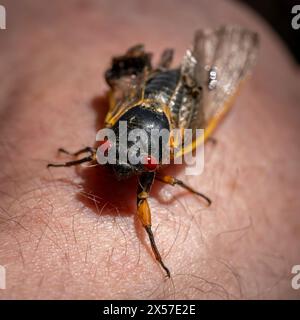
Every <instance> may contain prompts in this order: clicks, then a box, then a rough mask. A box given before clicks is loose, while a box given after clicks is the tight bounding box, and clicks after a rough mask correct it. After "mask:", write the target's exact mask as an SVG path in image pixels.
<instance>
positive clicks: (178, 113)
mask: <svg viewBox="0 0 300 320" xmlns="http://www.w3.org/2000/svg"><path fill="white" fill-rule="evenodd" d="M257 49H258V36H257V34H255V33H253V32H251V31H249V30H246V29H244V28H241V27H230V26H225V27H221V28H218V29H216V30H200V31H197V32H196V34H195V38H194V43H193V46H192V48H191V49H188V50H187V51H186V53H185V55H184V57H183V59H182V62H181V65H180V66H178V67H175V68H171V62H172V58H173V50H170V49H167V50H165V51H164V52H163V54H162V56H161V59H160V61H159V63H158V65H157V66H155V67H153V66H152V62H151V54H150V53H148V52H145V50H144V47H143V45H137V46H134V47H132V48H130V49H129V50H128V51H127V52H126V53H125V54H124V55H121V56H118V57H115V58H113V59H112V63H111V67H110V68H109V69H108V70H107V71H106V73H105V79H106V81H107V83H108V85H109V87H110V91H109V102H110V106H109V111H108V113H107V115H106V118H105V127H106V128H110V129H112V131H113V132H114V134H115V136H116V140H114V141H113V142H111V141H108V140H106V142H105V143H106V148H107V149H109V148H114V150H116V161H115V163H112V164H108V166H110V167H111V168H112V170H113V172H114V173H115V175H116V177H117V178H118V179H123V178H128V177H130V176H132V175H136V176H137V177H138V191H137V212H138V216H139V218H140V221H141V223H142V224H143V226H144V227H145V230H146V231H147V233H148V235H149V239H150V242H151V246H152V249H153V252H154V254H155V257H156V259H157V260H158V262H159V263H160V264H161V266H162V267H163V269H164V270H165V271H166V273H167V275H168V276H169V277H170V272H169V270H168V268H167V267H166V266H165V264H164V263H163V261H162V258H161V256H160V253H159V251H158V249H157V247H156V244H155V241H154V237H153V233H152V230H151V213H150V208H149V205H148V201H147V198H148V196H149V193H150V189H151V186H152V184H153V182H154V181H155V180H159V181H161V182H164V183H168V184H171V185H179V186H181V187H183V188H185V189H187V190H189V191H191V192H193V193H194V194H196V195H199V196H201V197H202V198H204V199H206V200H207V202H208V203H209V204H210V200H209V199H208V198H207V197H206V196H205V195H203V194H201V193H199V192H197V191H195V190H193V189H192V188H190V187H189V186H187V185H186V184H184V182H182V181H180V180H178V179H176V178H174V177H171V176H162V175H161V174H160V172H159V171H160V168H161V167H162V165H163V163H165V162H164V160H165V159H164V154H166V152H164V151H165V149H167V148H168V150H170V159H171V160H172V159H175V158H177V157H179V156H182V155H184V154H186V153H189V152H192V151H193V150H194V149H195V148H196V147H197V146H198V145H200V144H201V143H203V142H205V140H206V139H207V138H208V137H210V136H211V134H212V132H213V130H214V129H215V128H216V126H217V125H218V123H219V122H220V120H221V119H222V118H223V116H224V115H225V113H226V112H227V111H228V109H229V108H230V106H231V105H232V102H233V100H234V97H235V95H236V93H237V91H238V89H239V87H240V84H241V83H242V81H243V80H244V79H245V78H246V77H247V75H248V74H249V72H250V70H251V69H252V67H253V65H254V63H255V60H256V56H257ZM121 122H122V123H126V130H127V131H126V132H128V134H129V132H131V131H134V130H139V129H142V130H143V132H144V136H143V137H142V138H140V141H139V142H140V143H139V149H138V155H137V154H135V153H136V152H135V150H136V149H134V148H132V147H133V145H134V144H135V141H134V140H130V139H127V142H128V145H127V147H126V148H125V149H124V148H122V147H123V143H122V141H123V140H122V138H124V137H122V134H121V133H120V123H121ZM199 128H201V129H204V134H203V135H202V136H200V137H199V136H196V135H195V136H193V139H192V140H191V142H190V144H189V145H183V144H181V143H179V148H178V141H176V139H175V138H174V134H173V132H174V131H175V129H177V130H178V129H179V130H180V131H182V132H183V131H184V130H185V129H192V130H196V129H199ZM153 130H157V131H158V132H160V131H162V130H164V131H165V132H166V134H165V135H164V137H163V139H158V140H156V143H149V141H151V132H152V131H153ZM126 135H127V134H126ZM126 138H128V137H126ZM61 151H63V152H66V151H65V150H64V149H61ZM83 152H89V153H90V155H89V156H87V157H85V158H83V159H79V160H74V161H70V162H67V163H65V164H50V165H49V166H72V165H76V164H80V163H83V162H86V161H96V158H97V157H96V150H95V149H93V148H85V149H83V150H79V151H78V152H77V153H75V154H73V155H78V154H81V153H83ZM131 153H134V154H131ZM131 156H132V157H133V156H135V158H138V159H139V161H136V162H134V163H133V162H131V161H129V158H131Z"/></svg>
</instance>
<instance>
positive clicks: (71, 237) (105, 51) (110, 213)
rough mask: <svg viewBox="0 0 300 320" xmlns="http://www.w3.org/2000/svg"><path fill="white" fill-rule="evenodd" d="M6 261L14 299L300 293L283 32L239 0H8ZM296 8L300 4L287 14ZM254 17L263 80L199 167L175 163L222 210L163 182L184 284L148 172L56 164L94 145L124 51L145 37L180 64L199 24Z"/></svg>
mask: <svg viewBox="0 0 300 320" xmlns="http://www.w3.org/2000/svg"><path fill="white" fill-rule="evenodd" d="M2 4H3V5H4V6H5V7H6V10H7V12H8V15H9V24H8V26H7V30H5V31H2V30H1V31H0V44H1V52H0V57H1V58H0V73H1V87H0V159H1V167H0V265H3V266H5V267H6V273H7V289H6V290H0V299H2V298H9V299H12V298H17V299H21V298H25V299H42V298H50V299H64V298H74V299H79V298H85V299H87V298H90V299H109V298H110V299H146V298H149V299H162V298H170V299H173V298H175V299H180V298H181V299H186V298H187V299H189V298H196V299H209V298H216V299H235V298H238V299H243V298H258V299H265V298H280V299H284V298H299V294H300V291H299V290H298V291H297V290H294V289H292V287H291V279H292V277H293V275H292V274H291V269H292V266H293V265H296V264H300V250H299V249H300V216H299V210H300V203H299V187H300V174H299V160H300V149H299V142H298V141H299V138H300V135H299V129H298V126H299V124H298V123H299V115H300V110H299V100H300V95H299V92H300V91H299V89H300V88H299V83H300V82H299V72H298V71H299V70H298V69H297V67H296V65H295V64H294V63H293V61H292V59H291V57H290V56H289V54H288V53H287V51H286V49H285V48H284V47H283V45H282V43H281V42H280V41H279V40H278V38H277V37H276V36H275V34H274V33H273V32H272V31H271V30H270V28H269V27H268V26H267V25H266V24H264V23H263V22H262V20H261V19H259V18H258V17H257V16H256V15H255V14H254V13H253V12H251V11H250V10H249V9H248V8H245V7H242V6H241V5H239V4H237V3H234V2H232V3H231V2H228V1H226V2H225V1H214V2H213V4H212V2H211V1H179V0H178V1H163V2H162V1H134V0H132V1H118V2H117V1H71V2H63V1H58V0H57V1H51V3H50V2H48V1H38V2H37V1H33V0H26V1H22V2H20V1H11V0H10V1H2ZM286 14H289V13H286ZM224 23H228V24H241V25H244V26H247V27H248V28H251V29H253V30H255V31H257V32H258V33H259V35H260V38H261V50H260V55H259V59H258V63H257V66H256V68H255V70H254V72H253V76H252V78H251V79H250V80H249V81H248V82H247V83H245V85H244V86H243V88H242V90H241V94H240V95H239V97H238V98H237V100H236V102H235V105H234V108H233V109H232V111H231V112H230V113H229V114H228V116H227V117H226V119H225V120H224V122H223V123H222V124H221V126H220V127H219V128H218V130H217V131H216V133H215V135H214V137H215V138H216V139H217V144H216V145H213V144H210V143H209V144H207V146H206V148H205V169H204V172H203V173H202V174H201V175H199V176H186V175H185V174H184V170H182V169H180V168H177V167H176V168H171V169H168V170H167V171H166V172H167V173H171V174H172V175H175V176H176V177H177V178H179V179H181V180H183V181H185V182H186V183H188V184H189V185H191V186H192V187H193V188H195V189H196V190H199V191H200V192H203V193H204V194H206V195H207V196H209V197H210V198H211V199H212V201H213V204H212V206H211V207H209V208H207V207H206V206H205V203H204V202H202V201H201V200H199V199H198V198H197V197H195V196H193V195H191V194H189V193H188V192H186V191H184V190H182V189H180V188H179V187H172V186H165V185H163V184H161V183H160V182H156V184H155V186H154V187H153V190H152V192H151V197H150V199H149V202H150V207H151V210H152V224H153V232H154V235H155V238H156V242H157V246H158V248H159V250H160V253H161V255H162V257H163V259H164V262H165V264H166V265H167V266H168V267H169V269H170V271H171V275H172V278H171V280H168V279H166V278H165V275H164V273H163V271H162V270H161V268H160V267H159V265H158V264H157V263H156V261H155V259H154V257H153V254H152V252H151V248H150V245H149V242H148V237H147V235H146V234H145V232H144V230H143V228H142V226H141V225H140V222H139V221H138V219H137V217H136V214H135V212H136V180H135V179H130V180H128V181H121V182H118V181H116V180H115V179H114V177H113V176H112V174H111V173H110V172H108V171H107V170H105V169H104V168H99V167H91V168H86V167H85V166H82V167H79V168H57V169H55V168H51V169H50V170H47V169H46V164H47V163H48V162H52V161H57V162H61V161H65V160H69V158H68V157H67V156H66V155H60V156H58V155H57V153H56V150H57V149H58V148H59V147H65V148H66V149H68V150H71V151H75V150H78V149H80V148H82V147H85V146H88V145H93V144H94V142H95V136H96V132H97V130H98V129H100V128H101V125H102V123H103V119H104V116H105V112H106V110H107V101H106V99H105V98H104V96H105V92H106V90H107V86H106V84H105V81H104V78H103V73H104V71H105V70H106V68H107V67H108V65H109V62H110V59H111V57H112V56H113V55H118V54H122V53H124V51H125V50H126V49H127V48H128V47H129V46H131V45H133V44H135V43H141V42H142V43H145V45H146V48H147V49H148V50H150V51H151V52H153V53H154V60H155V61H157V59H158V57H159V54H160V53H161V52H162V50H163V49H164V48H166V47H174V48H175V50H176V59H175V60H176V61H175V63H179V62H180V59H181V57H182V55H183V53H184V51H185V49H186V48H187V47H188V46H189V44H190V42H191V40H192V36H193V33H194V31H195V30H196V29H197V28H203V27H216V26H218V25H220V24H224Z"/></svg>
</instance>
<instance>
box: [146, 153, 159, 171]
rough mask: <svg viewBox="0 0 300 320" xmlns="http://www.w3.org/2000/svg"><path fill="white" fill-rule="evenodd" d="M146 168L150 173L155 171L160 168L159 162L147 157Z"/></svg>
mask: <svg viewBox="0 0 300 320" xmlns="http://www.w3.org/2000/svg"><path fill="white" fill-rule="evenodd" d="M144 167H145V169H146V170H148V171H154V170H156V168H157V167H158V161H157V160H156V158H155V157H153V156H145V158H144Z"/></svg>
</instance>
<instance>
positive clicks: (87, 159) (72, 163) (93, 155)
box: [47, 147, 96, 168]
mask: <svg viewBox="0 0 300 320" xmlns="http://www.w3.org/2000/svg"><path fill="white" fill-rule="evenodd" d="M58 151H59V152H63V153H65V154H68V155H71V156H78V155H80V154H82V153H89V154H90V155H89V156H87V157H84V158H81V159H78V160H73V161H68V162H64V163H49V164H48V165H47V168H50V167H56V168H58V167H71V166H76V165H78V164H81V163H84V162H90V161H94V160H95V159H96V150H95V149H94V148H91V147H85V148H83V149H80V150H78V151H76V152H69V151H67V150H65V149H63V148H59V149H58Z"/></svg>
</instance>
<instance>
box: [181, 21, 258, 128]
mask: <svg viewBox="0 0 300 320" xmlns="http://www.w3.org/2000/svg"><path fill="white" fill-rule="evenodd" d="M257 49H258V36H257V34H256V33H254V32H252V31H249V30H247V29H245V28H242V27H236V26H224V27H221V28H218V29H216V30H199V31H197V32H196V34H195V39H194V46H193V48H192V50H188V51H187V52H186V55H185V56H184V58H183V62H182V66H181V72H182V76H183V82H184V83H185V84H186V86H188V87H191V88H193V87H194V88H195V89H194V90H200V91H199V94H198V95H195V94H194V95H193V94H190V96H188V97H186V101H185V103H183V106H182V109H183V110H182V111H181V117H179V125H180V123H181V124H183V125H184V126H185V127H189V128H203V129H207V128H208V127H209V126H210V125H211V121H213V120H216V117H217V118H218V117H219V116H220V115H221V114H223V113H224V112H225V111H226V110H227V109H228V107H229V105H230V104H231V102H232V100H233V99H232V98H233V97H234V96H235V94H236V92H237V90H238V88H239V86H240V83H241V82H242V80H244V79H245V78H246V76H247V75H248V74H249V72H250V70H251V69H252V67H253V65H254V63H255V60H256V57H257V51H258V50H257ZM184 111H186V112H184ZM187 111H189V112H187ZM190 113H191V114H190ZM187 117H189V119H190V120H189V121H187Z"/></svg>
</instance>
